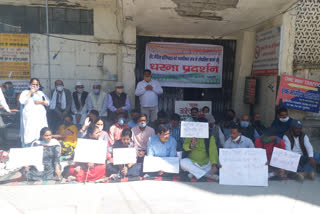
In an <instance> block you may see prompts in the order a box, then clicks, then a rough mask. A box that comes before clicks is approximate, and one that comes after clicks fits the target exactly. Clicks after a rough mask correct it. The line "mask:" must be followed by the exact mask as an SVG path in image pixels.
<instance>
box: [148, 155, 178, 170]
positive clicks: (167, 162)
mask: <svg viewBox="0 0 320 214" xmlns="http://www.w3.org/2000/svg"><path fill="white" fill-rule="evenodd" d="M159 171H164V172H167V173H176V174H178V173H179V158H178V157H153V156H145V157H144V161H143V172H159Z"/></svg>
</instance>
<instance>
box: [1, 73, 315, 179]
mask: <svg viewBox="0 0 320 214" xmlns="http://www.w3.org/2000/svg"><path fill="white" fill-rule="evenodd" d="M11 86H12V83H11ZM6 88H7V89H9V88H12V87H10V84H9V86H6ZM6 88H5V89H6ZM102 88H103V85H102V83H101V82H98V81H97V82H94V83H93V86H92V91H91V92H87V91H85V90H84V85H83V84H82V83H81V82H77V83H76V85H75V91H74V92H72V93H71V92H70V90H68V89H66V88H65V87H64V83H63V81H62V80H56V81H55V89H54V90H52V91H51V94H50V95H51V96H50V97H51V98H50V99H49V97H48V96H47V95H46V94H45V93H44V92H43V91H42V86H41V84H40V81H39V79H37V78H32V79H31V80H30V83H29V89H28V90H24V91H23V92H22V93H21V94H20V96H19V98H18V101H19V104H20V107H19V108H20V118H21V127H20V137H21V142H22V147H35V146H43V149H44V152H43V167H44V168H43V169H41V170H40V169H38V168H36V167H35V166H26V167H24V168H22V169H20V170H19V172H18V173H20V174H21V176H22V177H24V178H26V179H27V180H33V181H42V180H50V179H56V178H58V179H64V181H65V182H73V181H77V182H83V181H105V180H106V179H115V180H117V179H121V178H123V177H130V176H131V177H148V176H170V175H169V174H168V173H166V172H163V171H159V172H156V173H144V172H143V162H144V157H145V156H154V157H177V156H179V157H180V158H181V159H180V168H181V173H185V174H186V175H187V176H188V177H189V178H190V179H201V178H202V177H206V178H208V179H212V180H216V181H217V180H219V169H220V168H221V167H223V166H221V164H220V163H219V148H226V149H237V148H263V149H265V150H266V156H267V160H268V162H267V163H266V164H268V165H269V163H270V160H271V157H272V152H273V149H274V148H275V147H276V148H279V149H283V150H288V151H291V152H295V153H298V154H300V155H301V158H300V162H299V166H298V171H297V172H288V171H285V170H283V169H279V168H275V167H272V166H269V178H270V179H275V180H281V179H284V178H291V179H295V180H298V181H302V180H304V179H305V178H309V179H314V177H315V171H316V169H317V167H319V159H320V157H319V154H318V153H314V151H313V147H312V144H311V143H310V140H309V138H308V136H307V135H306V134H305V133H304V132H303V130H302V129H303V125H302V123H301V121H299V120H295V119H293V118H291V117H289V115H288V111H287V109H286V108H278V112H277V118H276V119H275V120H274V121H273V122H272V124H271V126H270V127H267V126H266V125H265V124H264V123H263V122H262V121H261V116H260V114H258V113H256V114H255V115H253V116H252V118H250V116H249V115H246V114H245V115H242V116H241V118H237V117H236V114H235V111H234V110H232V109H229V110H227V111H226V113H225V115H224V117H223V120H222V121H221V122H217V121H215V118H214V116H213V115H212V114H211V113H209V112H210V108H209V107H207V106H206V107H203V108H202V109H198V108H192V109H191V111H190V115H189V117H188V118H187V119H186V121H192V122H204V123H208V129H209V131H208V132H209V138H208V139H205V138H183V137H182V136H181V117H180V115H178V114H175V113H173V114H171V115H168V114H167V112H165V111H162V110H160V111H159V109H158V96H159V95H160V94H162V93H163V89H162V87H161V85H160V83H159V82H158V81H156V80H153V79H152V75H151V71H150V70H145V71H144V80H142V81H140V82H139V83H138V84H137V87H136V91H135V95H136V96H138V97H139V99H140V109H133V110H131V106H130V101H129V97H128V95H127V94H126V93H125V92H124V84H123V83H122V82H117V83H116V84H115V90H114V91H112V92H111V93H106V92H104V91H103V90H102ZM12 93H13V89H10V90H5V92H4V94H5V96H3V94H2V92H1V90H0V104H1V106H2V107H3V108H4V109H5V110H6V111H7V112H11V111H15V110H13V109H10V107H9V106H8V105H7V103H6V101H7V102H8V103H9V102H13V101H14V100H11V101H9V100H8V99H7V97H8V95H11V96H12ZM129 118H130V119H129ZM79 138H85V139H92V140H98V141H102V142H104V143H105V146H106V148H107V154H106V161H105V163H104V164H94V163H77V162H73V161H72V160H73V157H74V153H75V149H76V147H77V141H78V139H79ZM121 148H135V150H136V154H137V155H136V158H137V160H136V163H132V164H122V165H115V164H114V163H113V149H121ZM30 158H32V157H30ZM61 160H71V163H70V164H69V165H67V166H65V165H64V166H63V167H62V165H61ZM15 176H16V175H15ZM235 179H236V178H235ZM0 180H1V177H0Z"/></svg>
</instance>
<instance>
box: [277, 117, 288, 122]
mask: <svg viewBox="0 0 320 214" xmlns="http://www.w3.org/2000/svg"><path fill="white" fill-rule="evenodd" d="M279 120H280V121H281V122H283V123H285V122H287V121H288V120H289V117H286V118H279Z"/></svg>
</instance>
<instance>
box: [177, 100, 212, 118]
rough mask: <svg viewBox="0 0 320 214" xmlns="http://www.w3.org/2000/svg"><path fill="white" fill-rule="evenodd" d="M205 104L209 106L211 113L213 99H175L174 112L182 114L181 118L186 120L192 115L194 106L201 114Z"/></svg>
mask: <svg viewBox="0 0 320 214" xmlns="http://www.w3.org/2000/svg"><path fill="white" fill-rule="evenodd" d="M205 106H207V107H209V113H211V106H212V102H211V101H175V104H174V112H175V113H176V114H179V115H180V116H181V120H185V119H186V118H188V117H190V115H191V109H192V108H194V107H196V108H198V109H199V114H203V112H202V108H203V107H205Z"/></svg>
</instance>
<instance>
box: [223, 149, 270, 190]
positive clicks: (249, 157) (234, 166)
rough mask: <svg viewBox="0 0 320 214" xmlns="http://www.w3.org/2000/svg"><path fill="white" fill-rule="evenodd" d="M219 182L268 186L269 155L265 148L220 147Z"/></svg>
mask: <svg viewBox="0 0 320 214" xmlns="http://www.w3.org/2000/svg"><path fill="white" fill-rule="evenodd" d="M219 160H220V164H221V166H222V167H221V168H220V178H219V183H220V184H225V185H244V186H268V166H267V165H266V162H267V156H266V150H264V149H253V148H251V149H220V150H219Z"/></svg>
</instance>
